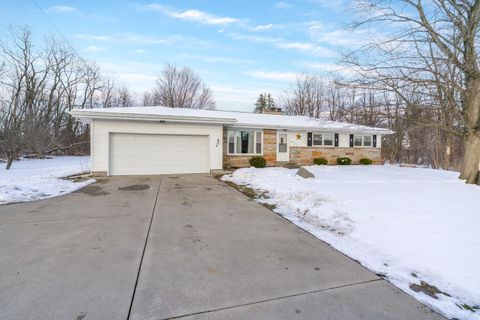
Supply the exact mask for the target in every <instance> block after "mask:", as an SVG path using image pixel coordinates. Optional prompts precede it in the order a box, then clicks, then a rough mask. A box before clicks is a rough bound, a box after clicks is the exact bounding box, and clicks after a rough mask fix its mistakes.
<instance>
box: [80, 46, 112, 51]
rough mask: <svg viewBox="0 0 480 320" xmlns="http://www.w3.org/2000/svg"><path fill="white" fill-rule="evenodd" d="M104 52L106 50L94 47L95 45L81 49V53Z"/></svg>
mask: <svg viewBox="0 0 480 320" xmlns="http://www.w3.org/2000/svg"><path fill="white" fill-rule="evenodd" d="M105 50H107V48H105V47H99V46H96V45H91V46H88V47H85V48H84V49H83V51H85V52H103V51H105Z"/></svg>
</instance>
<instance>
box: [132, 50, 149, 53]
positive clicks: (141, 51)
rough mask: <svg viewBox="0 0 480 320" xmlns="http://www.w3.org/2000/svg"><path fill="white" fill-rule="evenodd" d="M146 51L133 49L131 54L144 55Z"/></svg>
mask: <svg viewBox="0 0 480 320" xmlns="http://www.w3.org/2000/svg"><path fill="white" fill-rule="evenodd" d="M146 52H147V51H146V50H143V49H135V50H133V53H138V54H144V53H146Z"/></svg>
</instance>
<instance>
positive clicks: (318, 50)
mask: <svg viewBox="0 0 480 320" xmlns="http://www.w3.org/2000/svg"><path fill="white" fill-rule="evenodd" d="M229 36H230V37H231V38H232V39H234V40H244V41H250V42H255V43H262V44H270V45H273V46H275V47H277V48H280V49H290V50H296V51H301V52H304V53H306V54H310V55H314V56H320V57H326V58H333V57H337V53H336V52H334V51H332V50H330V49H328V48H325V47H322V46H319V45H317V44H315V43H312V42H296V41H293V42H292V41H288V40H285V39H282V38H275V37H264V36H257V35H251V34H238V33H230V34H229Z"/></svg>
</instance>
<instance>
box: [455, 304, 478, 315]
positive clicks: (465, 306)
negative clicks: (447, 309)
mask: <svg viewBox="0 0 480 320" xmlns="http://www.w3.org/2000/svg"><path fill="white" fill-rule="evenodd" d="M457 306H458V307H459V308H460V309H465V310H468V311H470V312H473V313H477V311H480V306H470V305H468V304H466V303H464V304H462V305H458V304H457Z"/></svg>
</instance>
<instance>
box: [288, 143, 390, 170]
mask: <svg viewBox="0 0 480 320" xmlns="http://www.w3.org/2000/svg"><path fill="white" fill-rule="evenodd" d="M322 157H323V158H326V159H327V160H328V163H329V164H336V163H337V158H340V157H348V158H350V159H352V163H353V164H358V161H359V160H360V159H362V158H368V159H371V160H373V163H374V164H381V163H382V155H381V149H380V148H335V147H333V148H321V147H290V161H291V162H294V163H296V164H297V165H300V166H303V165H309V164H312V163H313V159H315V158H322Z"/></svg>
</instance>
